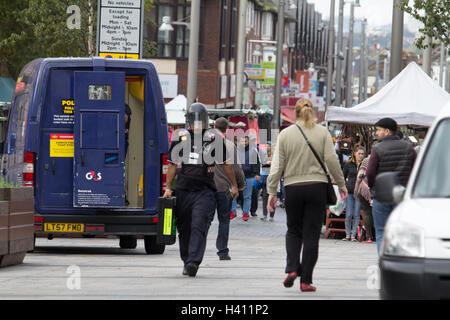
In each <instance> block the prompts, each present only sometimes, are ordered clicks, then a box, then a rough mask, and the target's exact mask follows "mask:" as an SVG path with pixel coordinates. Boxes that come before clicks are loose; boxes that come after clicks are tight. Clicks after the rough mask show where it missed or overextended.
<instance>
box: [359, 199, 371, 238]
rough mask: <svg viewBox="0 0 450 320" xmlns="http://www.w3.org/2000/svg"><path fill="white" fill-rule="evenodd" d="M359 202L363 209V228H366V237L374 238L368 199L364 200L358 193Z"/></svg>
mask: <svg viewBox="0 0 450 320" xmlns="http://www.w3.org/2000/svg"><path fill="white" fill-rule="evenodd" d="M358 200H359V203H361V209H362V210H363V211H364V229H366V238H367V239H369V238H370V239H372V240H373V239H375V237H374V233H375V232H374V231H375V230H374V228H373V217H372V207H371V206H370V203H369V201H367V200H366V198H364V197H363V196H361V195H360V194H359V195H358Z"/></svg>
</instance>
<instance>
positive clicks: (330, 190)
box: [296, 124, 337, 206]
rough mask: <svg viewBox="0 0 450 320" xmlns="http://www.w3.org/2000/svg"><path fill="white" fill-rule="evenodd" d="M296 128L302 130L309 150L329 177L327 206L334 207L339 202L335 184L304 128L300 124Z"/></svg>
mask: <svg viewBox="0 0 450 320" xmlns="http://www.w3.org/2000/svg"><path fill="white" fill-rule="evenodd" d="M296 126H297V128H298V130H300V132H301V133H302V135H303V137H304V138H305V140H306V143H307V144H308V146H309V148H310V149H311V151H312V152H313V154H314V157H316V159H317V161H319V163H320V166H321V167H322V169H323V171H324V172H325V174H326V175H327V179H328V184H327V204H328V205H330V206H334V205H335V204H336V202H337V198H336V193H335V192H334V188H333V183H332V182H331V178H330V175H329V174H328V172H327V169H326V168H325V165H324V164H323V163H322V161H321V160H320V158H319V156H318V155H317V153H316V150H314V148H313V146H312V145H311V143H310V142H309V140H308V138H307V137H306V135H305V133H304V132H303V130H302V128H300V126H299V125H298V124H296Z"/></svg>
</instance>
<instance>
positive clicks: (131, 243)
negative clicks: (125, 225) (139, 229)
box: [119, 236, 137, 249]
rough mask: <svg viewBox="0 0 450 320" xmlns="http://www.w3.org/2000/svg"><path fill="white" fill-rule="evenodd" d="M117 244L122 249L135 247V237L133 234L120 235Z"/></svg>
mask: <svg viewBox="0 0 450 320" xmlns="http://www.w3.org/2000/svg"><path fill="white" fill-rule="evenodd" d="M119 245H120V248H122V249H136V247H137V238H136V237H135V236H120V241H119Z"/></svg>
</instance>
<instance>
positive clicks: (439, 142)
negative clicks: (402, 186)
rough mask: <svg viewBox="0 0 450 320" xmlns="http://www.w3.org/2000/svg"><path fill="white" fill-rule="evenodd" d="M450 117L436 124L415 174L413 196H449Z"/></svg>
mask: <svg viewBox="0 0 450 320" xmlns="http://www.w3.org/2000/svg"><path fill="white" fill-rule="evenodd" d="M448 137H450V119H446V120H443V121H442V122H440V123H439V124H438V127H437V128H436V131H435V132H434V136H433V137H432V141H430V142H431V143H430V144H429V145H428V148H427V150H422V152H426V154H425V156H424V160H423V161H422V164H421V167H420V168H419V172H418V174H417V179H416V181H415V187H414V191H413V197H414V198H450V148H449V145H448Z"/></svg>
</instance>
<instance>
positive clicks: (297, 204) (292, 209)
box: [285, 183, 327, 284]
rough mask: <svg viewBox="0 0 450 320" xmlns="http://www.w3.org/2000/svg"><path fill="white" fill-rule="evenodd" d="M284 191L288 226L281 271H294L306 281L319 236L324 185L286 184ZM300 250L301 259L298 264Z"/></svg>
mask: <svg viewBox="0 0 450 320" xmlns="http://www.w3.org/2000/svg"><path fill="white" fill-rule="evenodd" d="M285 192H286V198H285V206H286V214H287V228H288V230H287V233H286V253H287V259H286V270H285V271H286V273H290V272H297V274H298V275H299V276H300V278H301V282H302V283H308V284H310V283H312V275H313V270H314V266H315V265H316V262H317V258H318V254H319V239H320V232H321V229H322V220H323V211H324V209H325V206H326V197H327V184H326V183H315V184H310V185H300V186H286V187H285ZM302 247H303V248H302ZM302 249H303V251H302ZM301 251H302V261H301V263H300V252H301Z"/></svg>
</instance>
